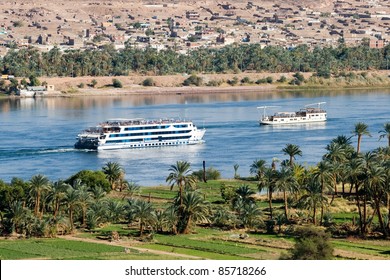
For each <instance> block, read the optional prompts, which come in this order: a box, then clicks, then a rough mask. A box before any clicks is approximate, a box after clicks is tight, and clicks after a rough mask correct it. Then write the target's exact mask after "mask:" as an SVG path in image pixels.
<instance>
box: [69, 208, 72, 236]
mask: <svg viewBox="0 0 390 280" xmlns="http://www.w3.org/2000/svg"><path fill="white" fill-rule="evenodd" d="M69 223H70V229H71V230H73V209H72V207H69Z"/></svg>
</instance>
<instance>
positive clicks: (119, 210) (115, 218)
mask: <svg viewBox="0 0 390 280" xmlns="http://www.w3.org/2000/svg"><path fill="white" fill-rule="evenodd" d="M124 209H125V207H124V205H123V203H122V202H121V201H118V200H112V199H110V200H109V201H108V202H107V218H108V220H109V221H111V222H112V223H118V222H119V221H120V220H121V216H122V215H123V212H124Z"/></svg>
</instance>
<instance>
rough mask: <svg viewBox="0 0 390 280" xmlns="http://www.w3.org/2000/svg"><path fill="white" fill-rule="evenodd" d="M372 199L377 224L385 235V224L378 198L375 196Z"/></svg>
mask: <svg viewBox="0 0 390 280" xmlns="http://www.w3.org/2000/svg"><path fill="white" fill-rule="evenodd" d="M374 201H375V208H376V212H377V213H376V214H377V216H378V221H379V225H380V226H381V228H382V230H383V234H384V235H385V236H386V237H387V230H386V228H385V224H384V223H383V219H382V214H381V209H380V202H379V199H378V198H376V199H374Z"/></svg>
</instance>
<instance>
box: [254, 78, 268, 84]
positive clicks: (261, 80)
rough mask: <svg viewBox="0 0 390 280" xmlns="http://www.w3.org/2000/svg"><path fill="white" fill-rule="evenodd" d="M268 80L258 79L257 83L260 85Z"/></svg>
mask: <svg viewBox="0 0 390 280" xmlns="http://www.w3.org/2000/svg"><path fill="white" fill-rule="evenodd" d="M266 82H267V80H266V79H258V80H257V81H256V84H258V85H260V84H265V83H266Z"/></svg>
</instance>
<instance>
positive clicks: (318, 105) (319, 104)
mask: <svg viewBox="0 0 390 280" xmlns="http://www.w3.org/2000/svg"><path fill="white" fill-rule="evenodd" d="M325 103H326V102H317V103H312V104H307V105H305V107H309V106H313V105H317V107H318V109H319V108H321V104H325Z"/></svg>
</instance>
